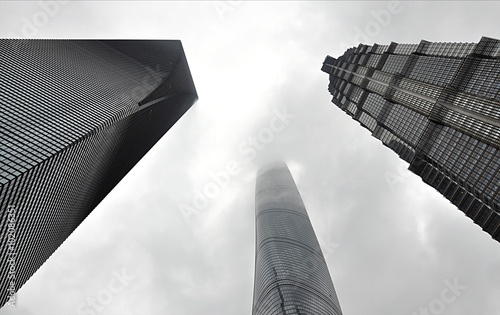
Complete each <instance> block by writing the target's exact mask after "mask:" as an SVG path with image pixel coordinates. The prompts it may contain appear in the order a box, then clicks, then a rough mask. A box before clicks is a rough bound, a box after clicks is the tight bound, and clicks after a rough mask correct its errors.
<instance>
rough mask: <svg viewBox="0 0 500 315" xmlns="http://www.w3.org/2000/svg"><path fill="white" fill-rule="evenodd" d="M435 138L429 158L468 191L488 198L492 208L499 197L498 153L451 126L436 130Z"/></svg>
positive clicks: (499, 166)
mask: <svg viewBox="0 0 500 315" xmlns="http://www.w3.org/2000/svg"><path fill="white" fill-rule="evenodd" d="M434 134H435V135H434V137H435V141H434V142H433V144H432V147H431V149H430V151H429V154H428V156H429V158H430V159H431V160H432V161H433V162H434V163H436V165H438V166H439V168H441V169H444V170H446V171H447V172H449V173H450V174H451V176H452V178H454V179H455V180H457V181H458V182H459V183H461V184H462V185H464V187H465V188H466V189H467V190H468V191H470V192H471V193H474V194H475V195H476V196H484V198H486V200H489V203H490V204H491V200H493V198H494V195H495V194H497V193H498V181H497V180H495V174H496V173H498V169H499V168H500V165H499V163H500V161H499V157H500V156H499V152H498V150H497V149H496V148H494V147H492V146H489V145H488V144H486V143H484V142H481V141H478V140H477V139H475V138H472V137H470V136H469V135H467V134H464V133H462V132H460V131H458V130H456V129H453V128H450V127H448V126H443V127H440V128H436V129H435V132H434ZM497 202H498V201H497Z"/></svg>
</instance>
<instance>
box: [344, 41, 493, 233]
mask: <svg viewBox="0 0 500 315" xmlns="http://www.w3.org/2000/svg"><path fill="white" fill-rule="evenodd" d="M392 47H394V51H393V52H392V53H390V54H387V55H385V54H384V55H381V54H383V53H384V52H387V51H388V49H389V45H385V46H382V45H374V46H367V47H361V46H360V47H357V48H355V49H354V50H353V52H352V53H346V57H340V58H339V59H341V60H342V62H340V61H339V64H341V63H343V62H345V61H346V60H350V62H351V63H358V64H360V65H363V64H364V65H365V66H359V67H358V68H357V69H356V73H357V74H358V75H359V76H358V75H356V76H354V77H352V78H349V79H347V80H351V82H352V83H353V84H355V85H357V86H359V87H360V88H362V89H364V90H366V91H368V94H367V95H366V97H365V96H363V97H360V98H359V101H357V100H358V97H359V95H360V94H358V93H359V92H358V90H357V89H354V90H351V92H352V94H349V97H350V98H351V99H356V103H358V107H359V108H360V109H362V112H361V113H360V112H356V114H354V115H352V116H353V119H355V120H358V121H359V122H360V123H361V124H362V125H363V126H370V127H369V128H368V129H370V130H371V129H373V132H372V135H373V136H374V137H376V138H378V139H380V140H381V141H382V142H383V144H384V145H385V146H387V147H389V148H391V149H392V150H393V151H394V152H396V153H397V154H399V156H400V157H401V158H402V159H404V160H405V161H408V162H409V163H410V167H409V169H410V170H412V171H413V172H415V173H416V174H418V175H419V176H421V177H422V179H423V180H424V181H425V182H426V183H428V184H429V185H432V186H433V187H434V188H436V190H438V191H439V192H440V193H441V194H443V195H444V196H445V197H446V198H448V199H449V200H450V201H451V202H452V203H453V204H455V205H456V206H457V207H458V208H459V209H461V210H462V211H464V213H465V214H466V215H467V216H469V217H470V218H471V219H473V220H474V222H475V223H477V224H479V225H480V226H481V227H482V228H483V229H484V230H485V231H486V232H488V233H490V234H491V235H492V237H493V238H495V239H496V240H499V241H500V215H499V213H500V205H499V198H500V196H499V194H500V192H499V183H500V171H499V165H498V159H499V157H498V155H499V152H498V149H499V146H500V128H498V127H497V124H498V120H499V119H500V103H499V89H500V60H499V59H498V58H496V57H497V56H498V55H499V54H500V49H499V47H500V41H499V40H495V39H491V38H485V37H483V38H482V39H481V41H480V42H479V43H478V44H476V43H429V42H426V41H422V42H421V43H420V44H396V45H394V44H391V49H392ZM382 57H383V58H387V59H385V62H384V64H383V65H381V62H380V58H382ZM410 57H411V58H412V59H411V61H410V60H409V59H408V58H410ZM378 66H381V71H379V70H376V69H373V68H377V67H378ZM365 67H366V68H365ZM370 67H371V69H370ZM402 71H404V74H401V72H402ZM394 74H399V75H398V76H394ZM363 77H364V78H363ZM359 78H363V80H360V79H359ZM372 79H373V80H372ZM376 81H377V82H376ZM389 105H391V106H389ZM400 105H401V106H400ZM344 110H345V109H344ZM353 110H354V107H351V112H350V113H351V114H352V112H353ZM358 110H359V109H358ZM348 112H349V111H348ZM373 122H375V123H377V125H374V123H373Z"/></svg>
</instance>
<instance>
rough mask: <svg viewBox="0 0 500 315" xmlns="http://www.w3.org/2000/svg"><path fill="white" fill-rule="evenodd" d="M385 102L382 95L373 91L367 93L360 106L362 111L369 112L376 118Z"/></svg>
mask: <svg viewBox="0 0 500 315" xmlns="http://www.w3.org/2000/svg"><path fill="white" fill-rule="evenodd" d="M386 102H387V101H386V100H385V99H384V98H383V97H382V96H380V95H378V94H375V93H368V96H367V97H366V100H365V102H364V103H363V105H362V108H363V110H364V111H366V112H368V113H370V115H371V116H372V117H374V118H376V117H378V115H379V114H380V112H381V111H382V108H384V105H385V104H386Z"/></svg>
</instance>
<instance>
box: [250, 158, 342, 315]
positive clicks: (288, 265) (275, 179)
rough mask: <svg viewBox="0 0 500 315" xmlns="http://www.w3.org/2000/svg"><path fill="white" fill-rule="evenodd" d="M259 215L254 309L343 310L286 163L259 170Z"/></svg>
mask: <svg viewBox="0 0 500 315" xmlns="http://www.w3.org/2000/svg"><path fill="white" fill-rule="evenodd" d="M255 215H256V234H257V235H256V244H255V248H256V250H255V283H254V296H253V310H252V314H254V315H272V314H329V315H330V314H331V315H340V314H342V311H341V310H340V305H339V301H338V299H337V294H336V293H335V289H334V287H333V283H332V279H331V277H330V273H329V272H328V267H327V265H326V263H325V259H324V257H323V253H322V251H321V248H320V245H319V243H318V240H317V238H316V235H315V233H314V230H313V227H312V225H311V222H310V221H309V217H308V215H307V211H306V208H305V207H304V203H303V202H302V199H301V197H300V194H299V192H298V190H297V186H296V185H295V183H294V181H293V178H292V175H291V174H290V171H289V170H288V167H287V166H286V164H285V163H282V162H280V163H275V164H272V165H270V166H268V167H266V168H264V169H262V170H261V171H260V172H259V174H258V177H257V185H256V192H255Z"/></svg>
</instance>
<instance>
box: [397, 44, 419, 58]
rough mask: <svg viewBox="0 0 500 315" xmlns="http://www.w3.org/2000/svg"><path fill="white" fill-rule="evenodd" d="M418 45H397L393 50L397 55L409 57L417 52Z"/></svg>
mask: <svg viewBox="0 0 500 315" xmlns="http://www.w3.org/2000/svg"><path fill="white" fill-rule="evenodd" d="M418 45H419V44H398V45H397V46H396V48H395V49H394V53H395V54H397V55H409V54H412V53H414V52H416V51H417V48H418Z"/></svg>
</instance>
